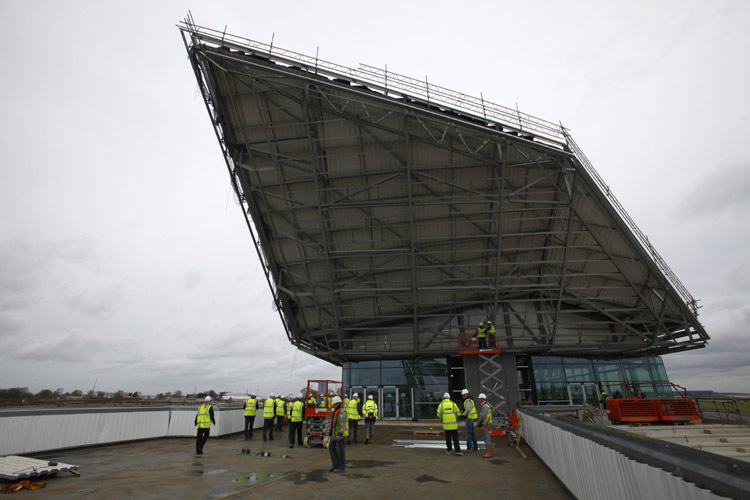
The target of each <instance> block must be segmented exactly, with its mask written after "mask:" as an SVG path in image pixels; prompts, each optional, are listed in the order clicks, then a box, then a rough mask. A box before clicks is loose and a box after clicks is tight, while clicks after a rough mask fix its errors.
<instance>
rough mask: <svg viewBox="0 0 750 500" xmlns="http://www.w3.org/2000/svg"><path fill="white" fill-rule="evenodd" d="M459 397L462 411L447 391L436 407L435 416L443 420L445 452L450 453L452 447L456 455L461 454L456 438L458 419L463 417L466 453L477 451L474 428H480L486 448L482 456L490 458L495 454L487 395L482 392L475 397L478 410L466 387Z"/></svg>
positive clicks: (490, 410) (490, 408)
mask: <svg viewBox="0 0 750 500" xmlns="http://www.w3.org/2000/svg"><path fill="white" fill-rule="evenodd" d="M461 397H462V398H463V411H461V410H460V409H459V408H458V405H457V404H456V403H454V402H453V401H452V400H451V397H450V394H448V393H447V392H446V393H445V394H443V400H442V401H441V402H440V405H439V406H438V409H437V416H438V418H440V419H441V420H442V421H443V431H445V446H446V448H447V449H446V452H445V454H446V455H450V454H451V447H452V448H453V449H454V450H455V451H454V453H455V454H456V455H457V456H462V455H463V453H462V452H461V444H460V443H459V440H458V419H459V418H465V419H466V453H474V452H477V451H479V446H478V443H477V434H476V429H481V430H482V433H483V434H482V437H483V438H484V446H485V448H486V452H485V454H484V455H482V458H492V457H493V456H495V455H494V448H493V445H492V436H491V435H490V430H491V428H492V406H490V404H489V403H488V402H487V396H486V395H485V394H484V393H482V394H479V396H478V397H477V399H478V401H479V408H478V410H477V405H475V404H474V400H473V399H472V398H470V397H469V390H468V389H464V390H462V391H461Z"/></svg>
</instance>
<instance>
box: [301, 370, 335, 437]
mask: <svg viewBox="0 0 750 500" xmlns="http://www.w3.org/2000/svg"><path fill="white" fill-rule="evenodd" d="M343 388H344V384H343V383H342V382H338V381H335V380H308V381H307V392H306V394H305V422H306V424H307V425H305V428H306V430H305V439H304V446H305V448H309V447H310V446H311V445H317V444H320V445H324V444H325V443H324V442H323V440H324V438H325V437H326V436H327V435H328V434H330V433H329V429H328V425H329V424H328V422H329V420H328V417H329V416H331V414H332V413H333V403H331V400H332V399H333V397H334V396H338V397H340V398H341V399H342V401H343V399H344V398H343Z"/></svg>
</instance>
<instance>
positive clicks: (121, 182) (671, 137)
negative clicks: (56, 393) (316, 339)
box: [0, 0, 750, 395]
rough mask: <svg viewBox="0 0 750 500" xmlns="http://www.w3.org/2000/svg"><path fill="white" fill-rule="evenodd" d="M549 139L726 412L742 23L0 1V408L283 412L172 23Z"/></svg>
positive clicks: (322, 6)
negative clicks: (263, 406)
mask: <svg viewBox="0 0 750 500" xmlns="http://www.w3.org/2000/svg"><path fill="white" fill-rule="evenodd" d="M188 9H191V11H192V13H193V16H194V18H195V21H196V22H197V23H198V24H201V25H204V26H208V27H212V28H215V29H220V30H223V29H224V27H225V26H227V31H228V32H230V33H233V34H236V35H241V36H244V37H247V38H251V39H254V40H257V41H261V42H265V43H269V42H270V41H271V38H272V36H273V37H274V45H276V46H279V47H282V48H286V49H290V50H294V51H297V52H300V53H303V54H310V55H315V53H316V50H318V48H319V56H320V58H321V59H325V60H327V61H331V62H335V63H339V64H343V65H346V66H349V67H356V66H357V65H358V64H359V63H360V62H361V63H366V64H370V65H373V66H379V67H384V66H385V65H387V66H388V70H389V71H394V72H397V73H401V74H404V75H408V76H412V77H415V78H424V77H425V76H427V77H428V79H429V81H430V83H434V84H437V85H441V86H444V87H448V88H451V89H454V90H457V91H461V92H464V93H467V94H471V95H477V96H478V95H479V94H480V92H481V93H482V95H483V97H484V98H485V99H487V100H490V101H493V102H496V103H498V104H502V105H506V106H510V107H515V106H516V104H517V105H518V107H519V108H520V110H521V111H524V112H527V113H531V114H533V115H536V116H539V117H541V118H544V119H547V120H550V121H554V122H558V121H560V122H562V123H563V125H565V126H566V127H568V128H570V129H571V132H572V135H573V137H574V138H575V140H576V142H577V143H578V144H579V146H580V147H581V148H582V149H583V151H584V152H585V153H586V155H587V156H588V158H589V159H590V160H591V161H592V163H593V164H594V166H595V167H596V168H597V170H598V171H599V173H600V174H601V175H602V177H603V178H604V179H605V181H606V182H607V183H608V184H609V186H610V187H611V189H612V191H613V192H614V193H615V195H616V196H617V197H618V198H619V200H620V202H621V203H622V204H623V205H624V206H625V208H626V209H627V210H628V212H629V213H630V214H631V216H632V217H633V218H634V220H635V221H636V223H637V224H638V225H639V226H640V227H641V229H642V230H643V231H644V232H645V233H646V234H647V235H648V236H649V238H650V241H651V242H652V243H653V244H654V246H655V247H656V248H657V250H658V251H659V252H660V253H661V254H662V256H663V257H664V258H665V260H666V261H667V263H668V264H669V265H670V267H671V268H672V269H673V270H674V271H675V273H676V274H677V276H678V277H679V278H680V280H681V281H682V282H683V283H684V284H685V285H686V286H687V288H688V290H690V292H691V293H692V294H693V295H694V296H695V297H696V298H699V299H701V301H700V304H701V305H702V306H703V308H702V309H701V315H700V318H699V319H700V320H701V321H702V323H703V324H704V325H705V327H706V329H707V331H708V332H709V334H710V335H711V337H712V340H711V342H710V345H709V347H708V348H706V349H702V350H698V351H695V352H693V353H680V354H675V355H669V356H665V357H664V360H665V363H666V365H667V370H668V372H669V374H670V377H671V379H672V381H673V382H676V383H678V384H680V385H683V386H686V387H687V388H688V389H714V390H724V391H743V392H750V362H749V361H748V360H750V342H748V326H747V325H748V322H749V321H750V272H748V260H747V254H748V243H749V237H748V229H747V228H748V227H750V211H749V210H748V207H750V195H749V194H748V193H750V148H748V141H750V139H749V138H750V124H749V123H748V118H749V117H750V90H748V89H750V2H747V1H742V0H739V1H721V0H712V1H710V2H709V1H700V2H698V1H685V0H679V1H665V0H660V1H658V2H653V1H632V0H628V1H607V2H602V1H598V0H597V1H588V2H583V1H567V2H558V1H551V0H550V1H547V2H541V1H524V2H518V1H489V0H488V1H486V2H471V1H465V2H458V3H457V2H455V1H450V2H448V1H435V0H432V1H425V2H417V1H409V2H404V1H380V2H369V3H365V4H360V3H357V2H351V1H341V2H325V1H318V2H308V1H296V2H287V1H282V0H276V1H274V2H256V1H251V0H244V1H236V2H219V1H211V2H199V1H194V2H182V1H173V2H166V1H160V2H153V1H150V0H149V1H142V2H135V1H128V2H114V1H104V0H96V1H94V0H92V1H86V2H82V1H33V0H0V60H1V61H2V70H0V75H2V77H1V78H0V100H1V101H2V113H1V114H0V213H1V214H2V216H1V217H0V341H2V344H1V345H2V349H1V350H0V388H3V387H29V388H30V389H31V390H32V391H34V392H36V391H38V390H40V389H45V388H47V389H52V390H55V389H57V388H59V387H62V388H64V389H65V390H66V391H72V390H74V389H81V390H83V391H87V390H89V389H92V388H93V387H94V384H95V383H96V384H97V385H96V388H97V390H104V391H116V390H120V389H122V390H125V391H128V392H130V391H136V390H137V391H141V392H145V393H154V394H155V393H157V392H164V391H175V390H182V391H183V392H186V393H188V392H193V391H194V390H196V389H197V390H198V391H202V390H203V391H206V390H209V389H214V390H216V391H234V392H244V391H245V390H252V391H257V392H259V393H260V394H262V395H267V393H269V392H293V391H294V392H296V390H297V389H299V388H300V387H302V386H303V385H304V383H305V380H306V379H308V378H334V379H338V378H339V377H340V375H341V371H340V369H339V368H337V367H334V366H332V365H329V364H327V363H325V362H323V361H319V360H317V359H316V358H313V357H311V356H308V355H306V354H304V353H302V352H297V350H296V349H294V348H293V347H292V346H291V345H290V344H289V342H288V341H287V339H286V336H285V334H284V332H283V328H282V326H281V321H280V319H279V317H278V315H277V314H276V313H275V312H274V311H273V310H272V308H271V304H272V299H271V293H270V291H269V289H268V285H267V284H266V282H265V278H264V277H263V275H262V273H261V268H260V264H259V262H258V259H257V257H256V254H255V250H254V248H253V246H252V241H251V238H250V234H249V232H248V230H247V228H246V226H245V223H244V220H243V217H242V213H241V210H240V208H238V206H237V205H236V204H235V202H234V200H233V197H232V195H231V191H230V185H229V178H228V175H227V171H226V167H225V165H224V161H223V158H222V155H221V152H220V149H219V146H218V143H217V141H216V138H215V135H214V132H213V129H212V127H211V123H210V120H209V119H208V116H207V113H206V110H205V105H204V104H203V101H202V99H201V97H200V95H199V93H198V91H197V86H196V82H195V77H194V74H193V72H192V69H191V67H190V64H189V62H188V60H187V56H186V52H185V48H184V46H183V43H182V39H181V37H180V35H179V31H178V29H177V28H176V27H175V25H176V24H177V23H178V22H179V21H180V20H182V19H184V17H185V15H186V14H187V11H188Z"/></svg>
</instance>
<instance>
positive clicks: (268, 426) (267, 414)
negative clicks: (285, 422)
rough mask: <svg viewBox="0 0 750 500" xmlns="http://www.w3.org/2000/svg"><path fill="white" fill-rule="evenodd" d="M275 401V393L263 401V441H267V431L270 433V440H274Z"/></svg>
mask: <svg viewBox="0 0 750 500" xmlns="http://www.w3.org/2000/svg"><path fill="white" fill-rule="evenodd" d="M275 403H276V402H275V401H274V399H273V394H270V395H269V396H268V399H266V401H265V403H263V442H264V443H265V442H266V432H267V433H268V440H270V441H273V419H274V417H275V416H276V410H275Z"/></svg>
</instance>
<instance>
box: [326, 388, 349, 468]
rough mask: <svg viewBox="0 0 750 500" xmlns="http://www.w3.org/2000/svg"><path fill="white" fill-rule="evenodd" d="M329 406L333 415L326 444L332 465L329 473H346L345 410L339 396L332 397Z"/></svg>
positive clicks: (347, 428) (346, 423)
mask: <svg viewBox="0 0 750 500" xmlns="http://www.w3.org/2000/svg"><path fill="white" fill-rule="evenodd" d="M331 404H332V406H333V414H332V415H331V425H330V432H331V434H330V436H331V440H330V441H329V442H328V453H330V455H331V464H332V465H331V468H330V469H329V472H346V451H345V450H346V437H347V436H348V435H349V425H348V422H347V420H348V419H347V415H346V409H344V408H342V407H341V398H340V397H339V396H334V397H333V399H331Z"/></svg>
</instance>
